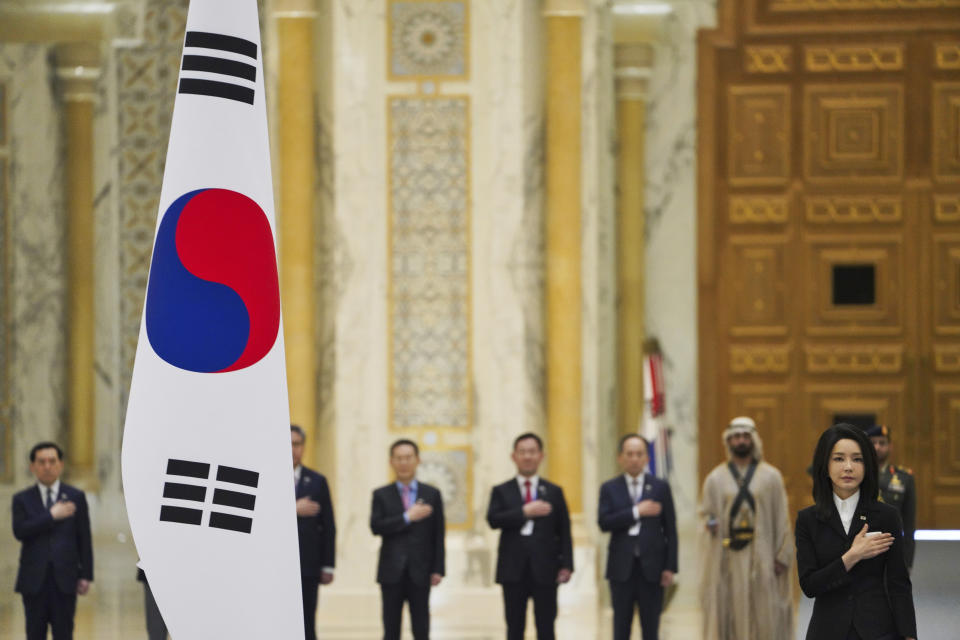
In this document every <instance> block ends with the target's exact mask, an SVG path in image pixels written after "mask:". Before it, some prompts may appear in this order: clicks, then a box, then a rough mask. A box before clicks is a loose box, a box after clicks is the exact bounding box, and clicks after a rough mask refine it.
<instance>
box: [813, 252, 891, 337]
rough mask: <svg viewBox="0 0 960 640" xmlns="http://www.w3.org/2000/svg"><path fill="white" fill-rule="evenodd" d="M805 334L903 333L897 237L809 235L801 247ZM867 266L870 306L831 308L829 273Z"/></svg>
mask: <svg viewBox="0 0 960 640" xmlns="http://www.w3.org/2000/svg"><path fill="white" fill-rule="evenodd" d="M806 264H807V269H808V271H807V273H806V278H805V280H806V281H807V282H808V283H809V284H808V286H807V287H806V293H807V297H806V301H805V303H806V304H805V307H806V331H807V334H808V335H810V336H859V335H888V336H902V335H903V325H902V323H903V315H904V312H905V309H906V307H905V300H904V298H903V295H904V288H903V287H902V286H901V282H902V280H903V271H904V268H903V251H902V242H901V238H900V237H899V236H892V235H891V236H869V237H865V236H857V237H856V238H853V237H850V236H845V235H839V234H838V235H829V236H820V235H816V236H813V235H811V236H810V237H809V240H808V243H807V260H806ZM843 265H872V266H873V267H874V269H875V274H876V275H875V297H876V299H875V302H874V303H873V304H861V305H849V304H835V303H834V300H833V296H832V293H833V290H832V286H831V285H832V281H833V269H834V267H835V266H843Z"/></svg>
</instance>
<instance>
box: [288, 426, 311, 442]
mask: <svg viewBox="0 0 960 640" xmlns="http://www.w3.org/2000/svg"><path fill="white" fill-rule="evenodd" d="M290 433H295V434H297V435H298V436H300V437H301V438H302V439H303V441H304V442H306V441H307V434H306V433H304V432H303V429H301V428H300V427H299V426H298V425H295V424H292V425H290Z"/></svg>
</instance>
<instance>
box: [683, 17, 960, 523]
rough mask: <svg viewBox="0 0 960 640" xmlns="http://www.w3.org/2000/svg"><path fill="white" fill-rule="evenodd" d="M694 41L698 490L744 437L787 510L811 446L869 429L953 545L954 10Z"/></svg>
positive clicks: (957, 83)
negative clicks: (886, 441)
mask: <svg viewBox="0 0 960 640" xmlns="http://www.w3.org/2000/svg"><path fill="white" fill-rule="evenodd" d="M718 24H719V25H720V26H719V27H718V28H717V29H716V30H714V31H710V32H704V33H703V34H701V40H700V50H699V55H700V82H699V87H698V92H699V96H698V99H699V107H698V108H699V127H700V147H699V163H700V166H699V187H698V188H699V230H698V239H699V265H698V269H699V272H698V276H699V285H698V286H699V311H698V313H699V323H700V328H699V341H700V367H701V375H700V396H699V397H700V421H701V426H700V471H701V477H702V476H703V474H705V473H706V471H708V470H709V469H710V468H711V467H712V466H713V465H715V464H717V462H718V461H720V460H722V459H723V455H724V453H723V448H722V446H721V442H720V434H721V432H722V431H723V428H724V427H725V425H726V422H727V421H728V420H729V419H730V418H731V417H732V416H735V415H741V414H743V415H750V416H752V417H754V418H755V419H756V421H757V423H758V427H759V429H760V432H761V436H762V437H763V439H764V443H765V448H766V456H767V459H768V460H769V461H770V462H772V463H773V464H774V465H776V466H778V467H779V468H780V469H781V470H782V471H783V473H784V477H785V480H786V482H787V487H788V493H789V495H790V499H791V509H793V510H794V511H796V509H798V508H800V507H802V506H804V505H807V504H810V503H811V502H812V500H811V497H810V488H811V480H810V478H809V476H808V475H807V471H806V470H807V468H808V466H809V464H810V461H811V458H812V454H813V448H814V445H815V443H816V440H817V438H818V436H819V434H820V433H821V432H822V431H823V429H824V428H826V427H827V426H829V425H830V424H832V423H834V422H837V421H840V420H843V421H848V422H849V421H852V422H855V423H861V424H868V423H873V422H877V423H882V424H887V425H888V426H889V427H890V428H891V429H892V431H893V441H894V446H895V454H894V461H895V462H897V463H900V464H904V465H907V466H910V467H912V468H913V469H914V471H915V475H916V478H917V486H918V495H919V510H918V517H919V523H920V525H921V526H927V527H958V528H960V0H738V1H726V2H724V0H721V2H720V7H719V23H718Z"/></svg>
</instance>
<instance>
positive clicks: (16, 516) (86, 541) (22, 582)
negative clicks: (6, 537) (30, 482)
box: [13, 482, 93, 595]
mask: <svg viewBox="0 0 960 640" xmlns="http://www.w3.org/2000/svg"><path fill="white" fill-rule="evenodd" d="M57 499H58V500H59V501H66V500H69V501H70V502H73V503H74V504H75V505H76V506H77V510H76V512H75V513H74V514H73V516H71V517H69V518H64V519H63V520H54V519H53V516H51V515H50V511H49V510H48V509H47V508H46V507H45V506H44V504H43V498H42V497H41V496H40V490H39V489H38V488H37V487H36V486H32V487H30V488H29V489H25V490H23V491H21V492H19V493H17V494H16V495H14V496H13V535H14V536H15V537H16V538H17V540H19V541H20V542H21V543H23V544H22V546H21V547H20V567H19V569H18V570H17V584H16V588H15V590H16V591H18V592H20V593H24V594H28V595H33V594H36V593H39V592H40V590H41V589H42V588H43V581H44V578H45V576H46V572H47V566H48V565H52V567H53V576H54V579H55V580H56V583H57V588H58V589H60V591H61V592H62V593H76V591H77V580H79V579H80V578H83V579H85V580H93V545H92V544H91V541H90V511H89V510H88V509H87V498H86V496H85V495H84V494H83V491H80V490H79V489H77V488H75V487H71V486H70V485H68V484H64V483H63V482H61V483H60V492H59V493H58V494H57Z"/></svg>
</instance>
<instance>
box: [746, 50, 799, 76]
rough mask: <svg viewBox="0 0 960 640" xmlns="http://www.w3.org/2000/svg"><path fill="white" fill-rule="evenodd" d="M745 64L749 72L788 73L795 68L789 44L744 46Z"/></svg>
mask: <svg viewBox="0 0 960 640" xmlns="http://www.w3.org/2000/svg"><path fill="white" fill-rule="evenodd" d="M743 51H744V56H743V57H744V60H743V66H744V68H746V70H747V73H786V72H788V71H790V70H791V69H792V68H793V49H792V48H791V47H789V46H765V47H760V46H756V47H744V50H743Z"/></svg>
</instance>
